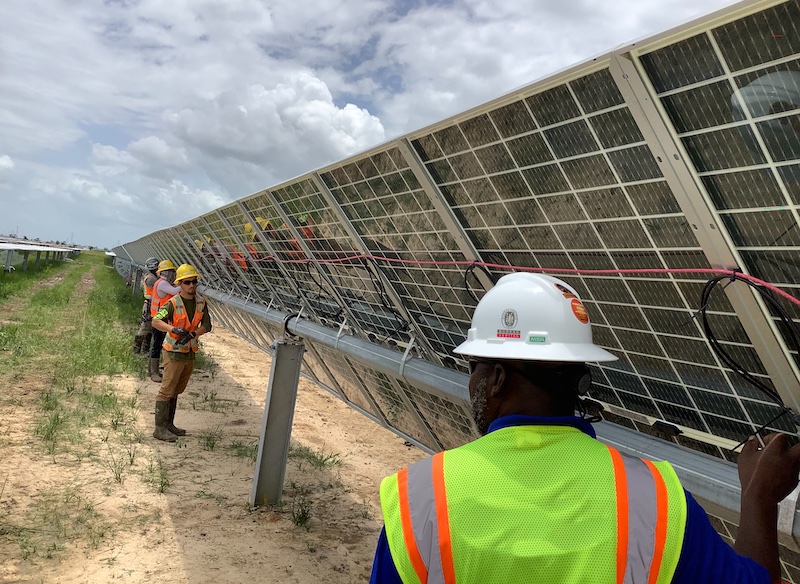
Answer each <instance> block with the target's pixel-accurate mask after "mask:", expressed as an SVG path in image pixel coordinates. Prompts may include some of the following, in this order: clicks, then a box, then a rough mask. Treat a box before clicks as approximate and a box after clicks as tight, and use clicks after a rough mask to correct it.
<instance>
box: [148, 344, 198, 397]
mask: <svg viewBox="0 0 800 584" xmlns="http://www.w3.org/2000/svg"><path fill="white" fill-rule="evenodd" d="M163 355H164V374H163V375H164V380H163V381H162V382H161V389H159V390H158V395H157V396H156V401H169V400H171V399H173V398H176V397H178V396H179V395H180V394H182V393H183V391H184V390H185V389H186V386H187V385H188V383H189V378H190V377H191V376H192V371H194V359H191V360H186V361H183V360H181V361H178V360H177V359H173V358H172V355H170V352H169V351H164V352H163Z"/></svg>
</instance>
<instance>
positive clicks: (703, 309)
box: [697, 270, 800, 450]
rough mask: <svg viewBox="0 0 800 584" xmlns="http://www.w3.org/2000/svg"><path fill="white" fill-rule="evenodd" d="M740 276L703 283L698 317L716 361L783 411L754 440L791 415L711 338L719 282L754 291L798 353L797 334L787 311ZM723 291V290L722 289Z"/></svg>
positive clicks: (761, 288) (799, 337) (778, 398)
mask: <svg viewBox="0 0 800 584" xmlns="http://www.w3.org/2000/svg"><path fill="white" fill-rule="evenodd" d="M739 273H740V272H738V270H737V271H733V272H731V274H730V275H725V276H717V277H715V278H711V279H710V280H708V282H706V285H705V286H704V287H703V291H702V293H701V294H700V309H699V310H698V313H697V314H698V315H699V316H700V322H701V324H702V326H703V332H704V333H705V335H706V338H707V339H708V342H709V345H711V348H712V350H713V351H714V353H715V354H716V355H717V356H718V357H719V359H720V361H722V363H724V364H725V365H726V366H727V367H729V368H730V369H731V370H733V372H734V373H736V374H737V375H739V377H741V378H742V379H744V380H745V381H747V382H748V383H749V384H750V385H752V386H753V387H755V388H756V389H758V390H759V391H761V392H762V393H763V394H764V395H766V396H767V397H768V398H769V399H770V400H771V401H773V402H775V403H776V404H777V405H779V406H781V408H782V411H781V412H780V413H779V414H777V415H776V416H775V417H773V418H772V419H771V420H769V421H768V422H766V423H765V424H763V425H761V427H759V428H758V429H756V430H755V432H753V433H752V434H750V436H755V435H758V434H760V433H761V432H763V431H764V429H765V428H766V427H767V426H769V425H770V424H772V423H773V422H775V421H776V420H778V419H779V418H781V417H783V416H785V415H786V414H790V413H793V412H792V411H791V410H790V409H789V408H788V407H786V404H784V403H783V400H782V399H781V396H780V394H779V393H778V392H777V391H776V390H775V389H773V388H772V387H770V386H768V385H766V384H765V383H763V382H762V381H761V380H759V379H758V378H757V377H755V376H754V375H753V374H752V373H750V372H749V371H747V370H746V369H744V367H742V366H741V365H740V364H739V363H738V362H737V361H736V360H735V359H734V358H733V357H732V356H731V355H730V354H729V353H728V352H727V351H726V350H725V348H724V346H723V345H722V343H721V342H720V341H719V339H717V337H716V335H715V334H714V330H713V329H712V327H711V323H710V320H709V318H708V314H707V309H708V307H709V305H710V304H711V302H712V301H713V300H714V298H716V296H712V293H713V292H714V289H715V288H716V287H717V285H719V283H720V282H722V281H723V280H730V281H729V282H728V283H727V284H725V286H728V285H729V284H731V283H732V282H734V281H739V282H744V283H745V284H747V285H748V286H750V287H751V288H752V289H753V290H755V291H756V292H757V293H758V294H759V296H761V298H762V299H763V300H764V302H765V303H766V304H767V305H768V306H769V307H770V308H772V311H773V313H774V314H777V315H778V318H780V320H781V321H782V322H783V324H784V325H785V326H786V330H787V331H788V334H787V335H786V337H787V340H788V341H790V344H791V345H793V346H794V350H795V351H797V352H798V353H800V332H799V331H798V330H797V325H796V324H795V323H794V321H793V320H792V318H791V316H790V315H789V313H788V312H787V311H786V309H785V308H784V307H783V306H782V305H781V304H780V302H779V301H778V300H777V299H776V298H775V297H774V296H773V294H772V293H771V292H770V290H769V289H768V288H765V287H764V286H761V285H759V284H756V283H755V282H751V281H750V280H748V279H747V278H742V277H741V276H740V275H739ZM723 290H724V287H723ZM748 438H749V436H748ZM748 438H746V439H745V440H744V441H742V442H741V443H739V444H738V445H737V446H736V447H734V450H735V449H736V448H739V446H741V445H742V444H744V443H745V442H747V439H748Z"/></svg>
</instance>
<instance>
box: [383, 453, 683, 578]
mask: <svg viewBox="0 0 800 584" xmlns="http://www.w3.org/2000/svg"><path fill="white" fill-rule="evenodd" d="M608 451H609V454H610V456H611V462H612V465H613V470H614V481H615V489H616V505H617V546H616V549H617V557H616V567H617V577H616V582H617V583H618V584H655V583H656V582H657V580H658V576H659V572H660V570H661V564H662V559H663V556H664V548H665V544H666V539H667V514H668V505H669V502H668V494H667V487H666V483H665V482H664V479H663V477H662V475H661V473H660V472H659V470H658V469H657V468H656V467H655V465H654V464H653V463H652V462H650V461H645V460H642V459H639V458H634V457H630V456H623V455H622V454H620V452H618V451H617V450H615V449H614V448H611V447H610V446H609V447H608ZM444 460H445V453H444V452H440V453H438V454H436V455H434V456H433V457H431V458H427V459H425V460H421V461H419V462H417V463H414V464H412V465H411V466H409V467H407V468H405V469H403V470H402V471H400V473H398V483H397V486H398V490H399V493H398V495H399V508H400V516H401V524H402V530H403V540H404V542H405V547H406V550H407V551H408V554H409V557H410V560H411V563H412V565H413V568H414V572H415V573H416V575H417V577H418V578H419V581H420V582H422V584H426V583H428V584H456V569H455V560H454V558H453V547H452V536H451V531H450V530H451V525H450V520H449V513H448V508H447V490H446V483H445V472H444ZM432 509H433V510H435V514H434V516H433V517H431V510H432ZM432 521H433V522H435V524H434V525H431V522H432ZM456 529H457V527H456Z"/></svg>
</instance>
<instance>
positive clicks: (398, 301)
mask: <svg viewBox="0 0 800 584" xmlns="http://www.w3.org/2000/svg"><path fill="white" fill-rule="evenodd" d="M311 176H312V178H313V179H314V184H315V185H316V187H317V189H319V192H320V193H321V194H322V196H323V197H324V198H325V201H326V202H327V203H328V206H329V207H330V209H331V211H332V212H333V214H334V215H335V216H336V218H337V219H338V220H339V224H340V225H341V226H342V227H344V230H345V231H346V232H347V235H348V236H349V237H350V239H351V241H352V243H354V244H355V245H356V246H357V248H358V250H359V251H360V252H361V253H363V254H370V253H371V251H370V249H369V248H368V247H367V244H366V243H364V240H363V239H361V235H360V234H359V233H358V230H356V228H355V226H354V225H353V224H352V222H351V221H350V219H348V217H347V215H346V214H345V212H344V209H342V207H341V205H339V203H338V202H337V201H336V199H335V198H334V196H333V193H331V191H330V189H328V187H327V186H326V185H325V182H324V181H323V180H322V178H321V177H320V176H319V173H316V172H315V173H313V174H312V175H311ZM377 276H378V278H380V281H381V284H382V285H383V289H384V290H385V291H386V295H387V296H388V297H389V300H390V301H391V303H392V306H393V307H394V308H395V310H397V312H398V313H400V316H402V317H403V320H405V321H406V322H407V323H408V326H409V328H410V329H411V330H412V331H413V332H414V338H415V342H416V343H418V344H419V345H420V347H421V349H422V351H423V352H424V354H425V356H426V357H427V358H428V359H431V360H433V361H435V362H437V363H441V360H440V359H439V355H438V354H437V353H436V351H434V350H433V347H431V346H430V344H429V343H428V337H427V335H425V334H424V333H423V331H422V330H421V329H420V328H419V324H418V323H417V321H416V320H415V319H414V318H413V317H412V316H411V315H410V314H409V312H408V310H407V309H406V306H405V304H403V300H402V298H401V297H400V294H398V293H397V290H395V287H394V286H393V285H392V283H391V281H390V280H389V278H387V277H386V274H384V272H383V270H380V269H378V270H377Z"/></svg>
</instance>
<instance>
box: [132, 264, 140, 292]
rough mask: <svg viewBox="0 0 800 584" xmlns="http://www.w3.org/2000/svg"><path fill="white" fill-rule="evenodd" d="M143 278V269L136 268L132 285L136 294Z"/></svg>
mask: <svg viewBox="0 0 800 584" xmlns="http://www.w3.org/2000/svg"><path fill="white" fill-rule="evenodd" d="M141 279H142V270H140V269H139V268H136V271H135V272H134V276H133V281H132V282H131V287H132V288H133V295H134V296H136V295H137V294H138V293H139V285H140V283H141Z"/></svg>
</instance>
